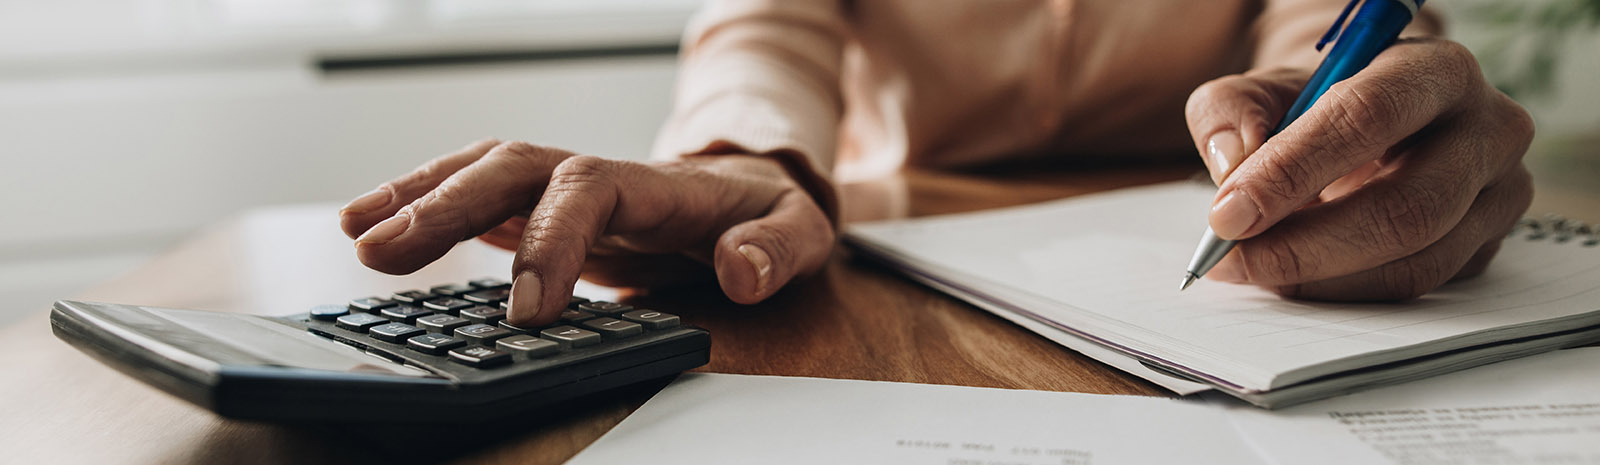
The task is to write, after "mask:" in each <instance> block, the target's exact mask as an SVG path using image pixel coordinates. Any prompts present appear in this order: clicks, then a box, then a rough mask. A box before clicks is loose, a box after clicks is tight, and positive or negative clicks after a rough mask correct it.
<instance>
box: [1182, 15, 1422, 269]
mask: <svg viewBox="0 0 1600 465" xmlns="http://www.w3.org/2000/svg"><path fill="white" fill-rule="evenodd" d="M1424 1H1425V0H1366V1H1365V2H1362V0H1350V3H1349V4H1348V5H1345V7H1344V10H1343V11H1340V12H1339V19H1337V20H1335V21H1334V22H1333V27H1332V28H1330V29H1328V32H1327V33H1326V34H1323V36H1322V40H1319V41H1317V50H1322V47H1323V46H1325V45H1327V44H1328V42H1330V41H1333V40H1334V39H1335V38H1337V39H1338V43H1336V44H1334V46H1333V50H1332V51H1329V52H1328V56H1326V57H1323V59H1322V65H1320V66H1317V71H1316V72H1315V73H1313V74H1312V75H1311V80H1310V81H1309V82H1307V83H1306V88H1305V90H1302V91H1301V92H1300V97H1299V98H1296V99H1295V101H1294V106H1291V107H1289V112H1288V113H1286V114H1284V115H1283V121H1281V122H1279V123H1278V127H1277V128H1275V129H1273V130H1272V133H1271V134H1269V135H1268V136H1267V137H1269V138H1270V137H1271V136H1274V135H1277V134H1278V133H1279V132H1282V131H1283V129H1284V128H1287V127H1289V124H1290V123H1293V122H1294V120H1295V119H1297V118H1299V117H1300V115H1301V114H1304V113H1305V112H1306V110H1307V109H1310V108H1311V104H1313V103H1316V102H1317V99H1319V98H1321V97H1322V94H1323V93H1325V92H1327V91H1328V88H1329V87H1332V86H1333V85H1334V84H1335V83H1337V82H1339V81H1343V80H1345V79H1346V78H1349V77H1350V76H1354V75H1355V74H1356V73H1357V72H1360V71H1361V69H1362V68H1366V67H1367V65H1368V64H1370V63H1372V59H1373V58H1376V57H1377V56H1378V54H1379V53H1381V52H1383V50H1384V49H1386V48H1389V45H1390V44H1393V43H1394V41H1395V39H1396V38H1398V37H1399V36H1400V31H1401V30H1403V29H1405V28H1406V25H1407V24H1410V23H1411V18H1412V17H1414V16H1416V13H1417V8H1419V7H1421V6H1422V2H1424ZM1356 4H1361V9H1360V10H1359V11H1357V12H1356V14H1355V17H1354V18H1350V24H1349V25H1344V22H1345V18H1349V17H1350V11H1351V10H1353V9H1355V7H1356ZM1341 25H1344V29H1343V32H1340V31H1341V30H1340V26H1341ZM1236 243H1238V241H1230V240H1224V239H1222V238H1219V237H1217V234H1216V233H1215V232H1212V231H1211V228H1210V227H1207V228H1206V232H1205V236H1203V237H1202V238H1201V240H1200V247H1199V248H1198V249H1196V250H1195V251H1194V258H1192V259H1190V260H1189V268H1188V270H1186V271H1185V273H1184V276H1183V285H1181V286H1179V287H1178V290H1183V289H1188V288H1189V285H1191V284H1194V282H1195V280H1198V279H1200V277H1201V276H1205V274H1206V272H1207V271H1211V267H1213V266H1216V265H1217V262H1219V261H1222V257H1224V256H1226V255H1228V251H1230V250H1233V246H1234V244H1236Z"/></svg>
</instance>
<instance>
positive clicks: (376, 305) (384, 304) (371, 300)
mask: <svg viewBox="0 0 1600 465" xmlns="http://www.w3.org/2000/svg"><path fill="white" fill-rule="evenodd" d="M395 303H396V302H395V301H393V300H389V299H385V298H382V297H362V298H360V299H355V300H352V301H350V309H351V310H360V311H363V312H376V311H378V310H383V309H385V308H389V307H393V306H394V305H395Z"/></svg>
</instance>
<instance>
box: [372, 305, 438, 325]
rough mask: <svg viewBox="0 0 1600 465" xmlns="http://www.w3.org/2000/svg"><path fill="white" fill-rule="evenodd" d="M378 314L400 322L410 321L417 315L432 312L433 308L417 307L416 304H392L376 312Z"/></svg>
mask: <svg viewBox="0 0 1600 465" xmlns="http://www.w3.org/2000/svg"><path fill="white" fill-rule="evenodd" d="M378 314H379V315H383V317H384V318H388V319H391V320H394V321H398V322H401V323H411V322H414V321H417V317H423V316H428V315H432V314H433V310H428V309H426V308H422V307H418V306H416V305H411V304H400V305H396V306H393V307H389V308H385V309H383V311H381V312H378Z"/></svg>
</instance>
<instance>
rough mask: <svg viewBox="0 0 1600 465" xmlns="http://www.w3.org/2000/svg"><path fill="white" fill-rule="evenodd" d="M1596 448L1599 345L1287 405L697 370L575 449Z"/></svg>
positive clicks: (1446, 456)
mask: <svg viewBox="0 0 1600 465" xmlns="http://www.w3.org/2000/svg"><path fill="white" fill-rule="evenodd" d="M621 463H650V464H664V465H672V464H704V463H718V464H720V463H737V464H776V465H784V464H797V465H798V464H806V465H811V464H830V465H833V464H908V465H924V464H926V465H1113V464H1162V463H1207V464H1210V463H1216V464H1244V465H1249V464H1270V463H1277V464H1309V465H1322V464H1328V465H1333V464H1340V465H1343V464H1394V465H1480V464H1482V465H1487V464H1497V465H1510V464H1528V465H1557V464H1560V465H1566V464H1600V348H1596V347H1590V348H1582V349H1568V350H1564V351H1557V352H1552V353H1547V354H1541V355H1536V356H1532V357H1527V358H1522V359H1518V360H1513V361H1508V362H1502V363H1498V364H1494V365H1489V366H1485V367H1480V368H1476V369H1473V370H1468V371H1464V372H1459V373H1455V374H1451V375H1445V376H1441V377H1437V378H1432V379H1429V380H1425V381H1421V382H1415V383H1410V384H1405V385H1401V386H1394V387H1389V388H1384V389H1378V390H1373V391H1367V392H1364V393H1360V394H1355V395H1350V396H1345V397H1339V398H1335V399H1329V400H1326V401H1322V402H1316V403H1311V404H1305V405H1302V406H1299V407H1294V408H1290V409H1285V410H1277V411H1272V410H1261V409H1257V408H1254V407H1250V406H1248V405H1247V404H1244V403H1242V402H1240V401H1238V400H1237V399H1233V398H1230V397H1226V396H1222V395H1220V394H1216V395H1214V396H1212V398H1211V399H1208V400H1207V401H1205V402H1198V401H1184V400H1174V399H1165V398H1157V397H1131V396H1104V395H1092V394H1076V393H1059V392H1043V391H1021V390H1007V389H986V388H971V387H960V386H942V385H926V384H907V383H884V382H873V381H852V380H830V379H818V378H787V377H773V376H743V375H718V374H698V373H692V374H686V375H683V376H682V377H681V378H679V379H678V381H677V382H674V383H673V384H672V385H670V386H668V387H667V388H666V389H665V390H662V391H661V393H660V394H658V395H657V396H656V397H655V398H653V399H651V400H650V401H649V402H648V403H646V404H645V405H644V406H643V407H641V408H640V409H639V410H638V411H636V412H634V414H633V415H632V416H629V417H628V418H627V419H626V420H624V421H623V422H622V423H621V424H619V425H617V427H616V428H614V429H612V430H611V431H610V432H609V433H606V435H605V436H603V437H601V438H600V440H598V441H596V442H595V443H594V444H593V445H590V446H589V448H588V449H585V450H584V451H583V452H581V453H579V454H578V456H577V457H574V458H573V460H572V461H571V462H569V464H571V465H600V464H621Z"/></svg>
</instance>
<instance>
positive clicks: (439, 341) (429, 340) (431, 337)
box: [406, 334, 467, 355]
mask: <svg viewBox="0 0 1600 465" xmlns="http://www.w3.org/2000/svg"><path fill="white" fill-rule="evenodd" d="M464 345H467V341H463V340H460V339H456V338H453V337H450V336H446V335H443V334H423V335H421V336H412V337H411V339H407V340H406V347H410V348H411V350H415V351H417V352H422V353H425V354H432V355H444V352H445V351H447V350H450V349H454V348H457V347H461V346H464Z"/></svg>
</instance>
